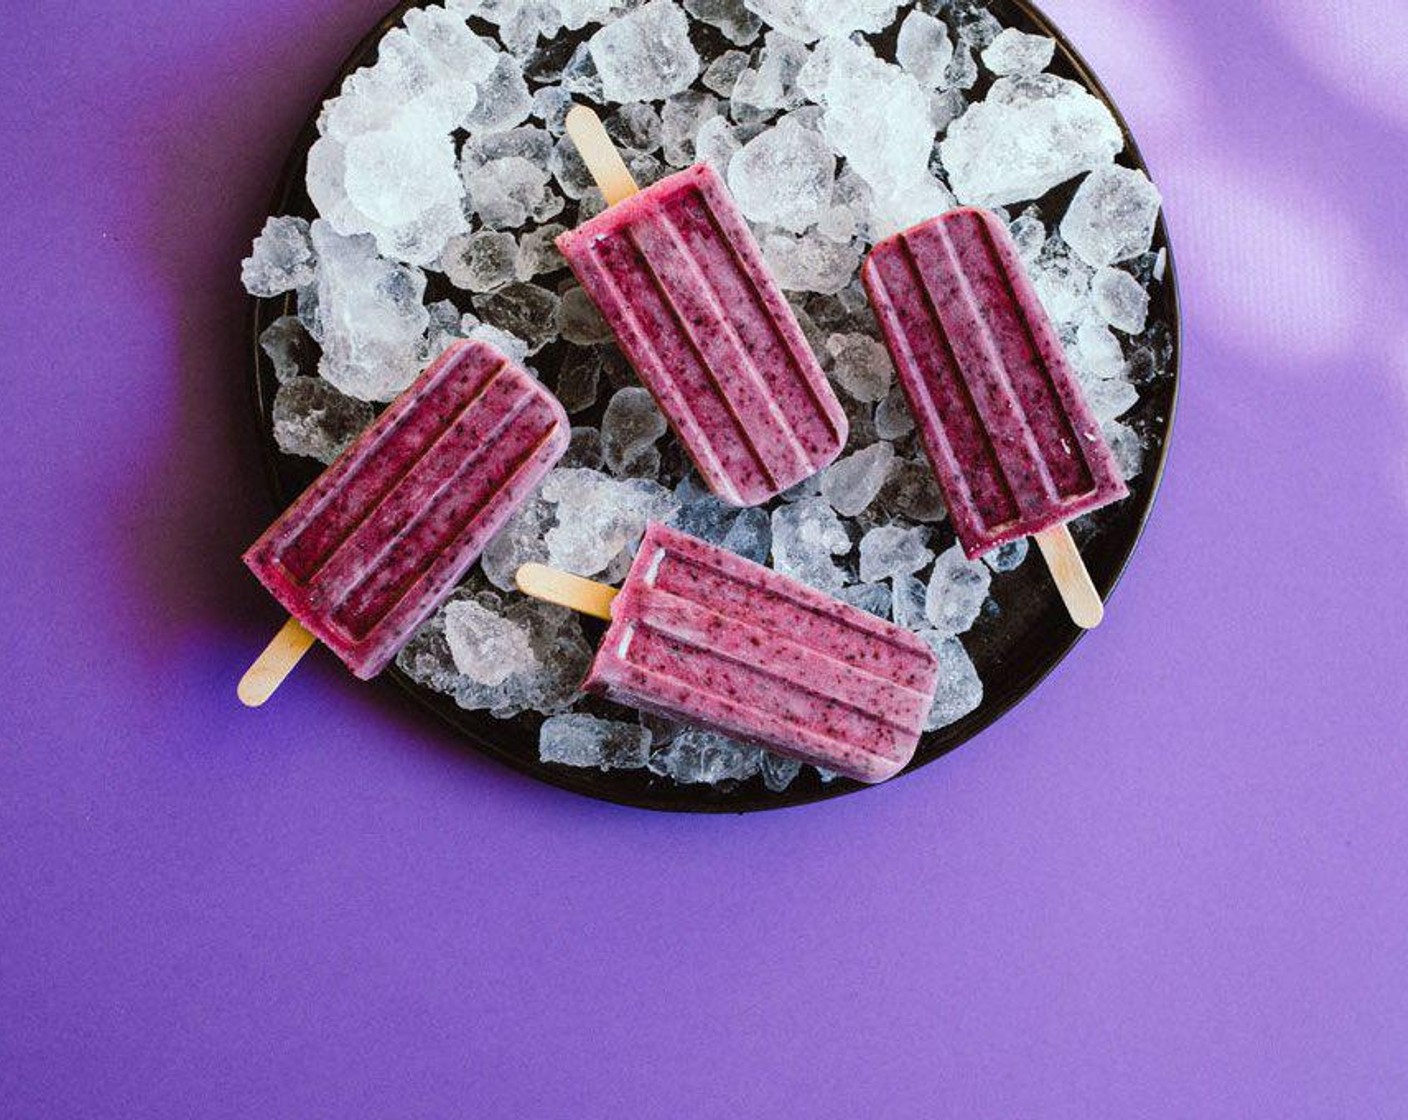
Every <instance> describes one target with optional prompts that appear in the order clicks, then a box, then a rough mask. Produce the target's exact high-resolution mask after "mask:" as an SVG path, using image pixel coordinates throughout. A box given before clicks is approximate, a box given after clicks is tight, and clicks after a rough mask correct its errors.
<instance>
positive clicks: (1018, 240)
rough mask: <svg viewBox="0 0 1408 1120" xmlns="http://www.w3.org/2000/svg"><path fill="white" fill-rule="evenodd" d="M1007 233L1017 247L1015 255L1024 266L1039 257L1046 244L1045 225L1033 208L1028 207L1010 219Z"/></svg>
mask: <svg viewBox="0 0 1408 1120" xmlns="http://www.w3.org/2000/svg"><path fill="white" fill-rule="evenodd" d="M1007 231H1008V232H1009V233H1010V234H1011V235H1012V240H1013V242H1014V243H1015V244H1016V246H1017V255H1018V256H1019V257H1021V258H1022V260H1023V262H1024V263H1026V264H1031V263H1032V262H1033V261H1035V260H1036V259H1037V257H1038V256H1040V255H1041V250H1042V247H1043V246H1044V245H1045V244H1046V224H1045V223H1044V222H1043V221H1042V220H1041V214H1040V213H1039V212H1038V210H1037V208H1036V207H1035V206H1029V207H1028V208H1027V209H1026V210H1024V211H1022V213H1021V214H1019V215H1018V216H1017V217H1015V218H1013V219H1012V222H1011V223H1010V224H1009V225H1008V227H1007Z"/></svg>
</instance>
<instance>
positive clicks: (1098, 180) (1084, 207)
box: [1061, 164, 1162, 268]
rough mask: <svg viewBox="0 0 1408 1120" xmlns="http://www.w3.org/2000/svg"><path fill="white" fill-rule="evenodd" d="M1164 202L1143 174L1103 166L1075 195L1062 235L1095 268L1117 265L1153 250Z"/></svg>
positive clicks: (1123, 168) (1082, 184) (1062, 225)
mask: <svg viewBox="0 0 1408 1120" xmlns="http://www.w3.org/2000/svg"><path fill="white" fill-rule="evenodd" d="M1161 204H1162V200H1161V198H1160V195H1159V192H1158V189H1157V188H1156V187H1155V186H1154V184H1153V183H1151V182H1149V179H1148V177H1147V176H1146V175H1145V174H1144V172H1142V171H1134V170H1131V169H1130V168H1127V167H1118V166H1115V165H1113V164H1112V165H1110V166H1108V167H1102V168H1098V169H1097V170H1095V171H1092V172H1091V173H1090V174H1089V175H1087V176H1086V177H1085V180H1084V181H1083V182H1082V183H1081V185H1080V187H1079V188H1078V189H1077V190H1076V193H1075V197H1074V198H1072V199H1071V205H1070V207H1069V208H1068V209H1067V210H1066V216H1065V217H1064V218H1062V219H1061V236H1062V237H1063V238H1065V240H1066V244H1068V245H1070V247H1071V248H1072V249H1074V250H1075V251H1076V252H1077V253H1078V254H1080V257H1081V259H1082V260H1084V261H1085V262H1086V263H1087V264H1089V265H1091V266H1092V267H1094V268H1102V267H1104V266H1105V265H1111V264H1118V263H1119V262H1120V261H1127V260H1130V259H1132V258H1134V257H1137V256H1139V254H1140V253H1143V252H1146V251H1147V250H1148V248H1149V244H1150V242H1151V241H1152V240H1153V237H1154V223H1155V222H1157V221H1158V217H1159V207H1160V205H1161Z"/></svg>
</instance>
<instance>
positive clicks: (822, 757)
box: [518, 524, 939, 782]
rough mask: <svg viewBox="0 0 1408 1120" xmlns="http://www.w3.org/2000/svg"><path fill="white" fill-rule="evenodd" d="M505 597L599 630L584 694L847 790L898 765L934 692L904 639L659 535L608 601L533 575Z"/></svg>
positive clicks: (760, 570) (770, 575)
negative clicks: (545, 605) (823, 774)
mask: <svg viewBox="0 0 1408 1120" xmlns="http://www.w3.org/2000/svg"><path fill="white" fill-rule="evenodd" d="M518 586H519V588H520V589H521V590H522V591H524V592H525V593H527V594H529V595H533V596H535V597H537V598H540V599H546V600H547V601H549V602H554V603H558V604H560V605H563V606H567V607H571V608H573V609H574V610H578V611H582V612H583V613H586V614H590V615H594V616H596V617H598V618H603V619H606V620H608V621H609V622H610V626H609V627H608V628H607V631H606V636H605V637H604V638H603V639H602V642H601V646H600V648H599V649H598V650H597V654H596V657H595V659H594V660H593V661H592V665H591V669H590V670H589V672H588V673H587V679H586V681H585V683H584V684H583V685H582V687H583V689H584V690H586V691H587V692H591V693H596V694H599V695H602V696H605V697H607V698H609V699H611V700H615V701H618V702H619V703H622V704H628V705H630V706H631V707H635V708H639V709H641V710H642V711H647V712H653V713H655V714H656V715H660V716H664V717H665V718H667V719H673V720H680V721H683V722H686V723H691V724H694V725H695V726H697V727H703V728H706V729H709V730H712V731H718V732H720V733H722V734H724V735H729V736H732V737H733V738H736V739H741V740H744V741H746V742H751V743H757V744H759V745H760V746H764V747H767V748H769V749H770V750H774V751H777V752H779V753H781V754H785V755H789V756H790V757H793V758H798V759H801V760H802V761H804V762H811V763H815V764H816V765H818V766H824V767H827V768H828V769H831V770H835V771H837V772H838V773H841V774H845V775H847V776H848V777H852V778H855V779H856V780H857V781H862V782H881V781H884V780H885V779H886V778H890V777H893V776H894V775H895V774H897V773H898V772H899V771H900V770H902V769H903V768H904V767H905V765H907V764H908V762H909V760H910V759H911V758H912V757H913V755H914V750H915V747H916V746H917V744H918V742H919V735H920V732H921V731H922V730H923V727H924V722H925V720H926V718H927V717H928V715H929V711H930V708H931V707H932V705H933V701H934V694H935V691H936V689H937V687H938V676H939V667H938V659H937V658H936V657H935V655H934V653H933V651H932V650H931V649H930V648H929V646H928V645H926V644H925V643H924V642H923V641H922V640H921V639H919V638H918V637H916V636H915V635H913V634H911V633H910V632H909V631H907V630H902V629H900V628H899V627H898V626H895V625H893V624H892V623H889V622H885V621H883V620H882V619H879V618H876V617H874V616H873V615H870V614H866V613H865V612H864V611H861V610H858V609H856V608H855V607H852V606H850V605H849V604H846V603H842V602H840V601H838V600H836V599H833V598H831V597H830V596H829V595H825V594H823V593H822V592H820V591H817V590H814V589H813V588H810V587H807V586H805V585H804V584H801V583H798V582H797V581H796V580H794V579H791V578H789V577H787V576H784V575H782V574H781V573H779V572H775V571H772V570H771V569H769V568H765V567H763V566H762V565H760V564H754V563H752V562H751V561H749V560H745V559H743V558H742V557H740V556H735V555H734V554H733V553H731V552H727V551H725V550H724V549H721V548H718V547H716V546H714V545H711V544H709V543H707V542H705V541H702V540H699V539H698V538H697V537H692V536H690V535H688V534H687V533H682V532H680V531H679V530H677V529H671V528H668V527H666V526H664V525H660V524H652V525H650V526H649V527H648V528H647V529H646V532H645V537H644V539H643V540H642V541H641V545H640V550H639V551H638V552H637V553H636V558H635V560H634V562H633V563H632V565H631V570H630V572H629V573H628V574H627V576H626V582H625V584H624V585H623V586H622V588H621V590H620V591H619V592H617V591H616V590H615V589H613V588H610V587H606V586H604V585H602V584H599V583H595V582H593V581H592V580H586V579H581V578H580V577H578V576H572V575H567V574H566V573H563V572H558V571H555V570H554V569H552V568H546V567H544V566H543V565H541V564H525V565H524V566H523V567H521V568H520V569H519V570H518Z"/></svg>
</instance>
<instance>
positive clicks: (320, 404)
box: [273, 377, 376, 463]
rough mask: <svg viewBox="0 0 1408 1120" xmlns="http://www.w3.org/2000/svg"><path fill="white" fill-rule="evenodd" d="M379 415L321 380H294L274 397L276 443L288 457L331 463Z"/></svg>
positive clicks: (282, 387) (369, 406)
mask: <svg viewBox="0 0 1408 1120" xmlns="http://www.w3.org/2000/svg"><path fill="white" fill-rule="evenodd" d="M375 416H376V412H375V410H374V409H373V408H372V406H371V405H369V404H366V403H364V402H363V401H358V400H353V399H352V398H351V397H346V396H343V395H342V394H341V393H339V392H338V391H337V390H336V389H334V388H333V387H332V386H331V385H329V384H328V383H327V382H326V381H324V380H323V379H322V378H320V377H294V378H291V379H289V380H288V381H285V382H284V383H283V384H282V385H280V386H279V391H278V392H277V393H276V394H274V407H273V424H274V442H275V443H277V444H278V445H279V450H280V451H283V452H284V453H285V454H288V455H304V456H307V457H308V458H310V459H317V460H318V461H319V462H321V463H331V462H332V461H333V460H334V459H336V458H337V457H338V456H339V455H341V454H342V452H343V451H345V450H346V449H347V445H348V444H349V443H351V442H352V441H353V440H354V439H355V438H356V437H357V434H358V433H359V432H361V430H362V429H363V428H365V427H366V426H367V425H368V424H370V423H371V422H372V420H373V419H374V418H375Z"/></svg>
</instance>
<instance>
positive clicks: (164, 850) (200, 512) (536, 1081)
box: [0, 0, 1408, 1120]
mask: <svg viewBox="0 0 1408 1120" xmlns="http://www.w3.org/2000/svg"><path fill="white" fill-rule="evenodd" d="M386 4H387V0H328V2H325V3H306V2H305V3H293V4H290V3H288V2H287V0H278V2H276V0H243V2H242V3H228V2H226V3H218V4H217V3H209V2H207V3H200V2H195V3H193V2H191V0H181V2H176V0H145V2H143V3H135V2H133V3H123V2H116V0H109V2H107V3H98V2H95V0H75V2H72V3H65V4H54V3H47V4H35V5H31V6H30V7H29V9H28V10H27V11H26V12H25V13H24V14H23V15H22V16H19V15H16V16H15V17H14V18H12V19H11V20H9V21H8V27H7V29H6V35H5V37H4V39H3V41H0V139H2V140H3V147H0V152H3V153H4V158H3V164H0V197H2V198H3V212H4V214H5V218H4V221H3V223H0V239H3V254H4V255H3V259H4V261H5V298H4V300H3V306H0V338H3V353H2V354H0V363H3V365H2V366H0V386H3V388H0V392H3V395H4V398H3V399H4V411H3V415H4V417H5V418H6V427H7V437H6V438H5V439H4V441H3V442H0V465H3V477H4V478H5V479H6V480H7V486H6V488H5V492H6V494H7V496H8V502H7V509H8V510H9V514H8V516H9V519H10V520H9V525H8V527H7V528H6V529H5V530H4V531H3V533H0V572H2V573H3V575H0V588H3V594H4V602H5V607H6V612H5V614H6V618H7V620H8V631H9V641H8V643H7V646H8V650H9V654H10V656H9V659H8V664H7V666H6V671H5V673H4V676H3V683H0V1115H3V1116H4V1117H5V1118H6V1120H8V1118H10V1117H16V1118H19V1117H23V1118H31V1117H35V1118H37V1117H43V1118H45V1120H66V1118H69V1117H73V1118H80V1117H81V1118H85V1120H90V1118H93V1117H107V1116H114V1117H116V1116H121V1117H173V1118H175V1117H180V1118H207V1117H231V1118H235V1117H240V1118H244V1117H251V1116H258V1117H262V1118H266V1120H267V1118H281V1117H321V1116H328V1117H352V1116H357V1117H383V1116H385V1117H412V1116H414V1117H440V1116H444V1117H450V1116H496V1117H497V1116H503V1117H510V1116H515V1117H516V1116H533V1117H537V1116H573V1117H598V1116H600V1117H608V1116H610V1117H626V1116H675V1115H678V1116H685V1115H688V1116H730V1117H732V1116H806V1117H854V1116H857V1115H863V1114H869V1115H874V1116H883V1117H887V1118H889V1117H894V1118H908V1117H916V1118H919V1117H923V1118H926V1120H931V1118H935V1117H950V1116H951V1117H962V1118H965V1120H972V1118H983V1117H995V1118H996V1117H1001V1118H1012V1117H1036V1116H1040V1117H1042V1118H1043V1120H1052V1118H1062V1117H1080V1118H1082V1120H1090V1118H1102V1117H1112V1118H1114V1117H1118V1118H1128V1117H1135V1116H1137V1117H1180V1118H1181V1117H1199V1118H1214V1117H1238V1118H1247V1117H1274V1118H1276V1120H1293V1118H1298V1117H1335V1118H1342V1117H1356V1118H1359V1117H1375V1118H1378V1117H1403V1116H1408V944H1405V942H1408V858H1405V853H1406V852H1408V797H1405V795H1406V794H1408V753H1405V749H1404V748H1405V746H1408V703H1406V702H1405V684H1404V663H1405V660H1408V636H1405V629H1408V627H1405V623H1406V622H1408V618H1405V613H1406V612H1405V610H1404V602H1405V597H1404V585H1403V580H1402V575H1401V573H1402V571H1403V563H1404V561H1403V557H1404V554H1405V548H1406V547H1408V531H1406V530H1405V523H1406V522H1405V514H1408V441H1405V435H1406V434H1408V314H1405V312H1408V283H1405V278H1404V270H1403V267H1402V266H1403V260H1404V253H1405V249H1408V238H1405V233H1408V223H1406V222H1405V220H1404V218H1403V201H1402V198H1401V194H1402V184H1403V182H1404V181H1405V179H1408V155H1405V151H1408V14H1405V13H1406V12H1408V10H1405V9H1404V8H1403V6H1402V5H1400V4H1389V3H1380V4H1353V5H1330V4H1325V3H1324V2H1323V0H1277V3H1275V4H1227V3H1225V0H1142V2H1132V0H1049V4H1048V8H1049V10H1050V12H1051V14H1052V15H1053V17H1055V18H1056V20H1057V21H1058V22H1059V23H1060V24H1062V25H1063V26H1064V27H1065V29H1066V30H1067V31H1068V32H1069V33H1070V35H1071V36H1072V38H1073V39H1074V41H1075V42H1076V43H1077V44H1078V45H1079V46H1080V48H1081V49H1082V50H1083V51H1084V52H1085V53H1086V54H1087V56H1088V58H1089V59H1090V61H1091V62H1092V64H1093V65H1094V66H1095V68H1096V70H1097V72H1098V73H1100V74H1101V75H1102V77H1103V78H1104V79H1105V81H1106V82H1107V83H1108V84H1109V86H1110V88H1111V89H1112V91H1113V93H1114V94H1115V96H1116V98H1117V99H1118V100H1119V102H1120V103H1121V105H1122V106H1123V108H1124V109H1125V111H1126V112H1127V114H1128V116H1129V118H1130V121H1131V124H1132V126H1133V127H1134V129H1135V131H1136V133H1137V135H1138V136H1139V137H1140V139H1141V141H1142V143H1143V145H1144V148H1145V152H1146V154H1147V156H1148V158H1149V161H1150V164H1151V166H1152V167H1153V169H1154V172H1155V175H1156V177H1157V178H1158V179H1159V181H1160V183H1161V185H1162V186H1163V188H1164V190H1165V192H1166V194H1167V199H1168V212H1169V216H1170V223H1171V228H1172V233H1173V236H1174V239H1175V244H1176V247H1177V249H1178V252H1179V260H1180V263H1181V265H1182V269H1183V284H1184V292H1183V294H1184V297H1185V306H1186V309H1187V338H1186V343H1187V350H1186V361H1185V366H1184V373H1185V383H1184V396H1183V410H1182V413H1181V415H1180V417H1179V422H1178V426H1177V431H1176V438H1175V441H1174V451H1173V458H1172V461H1171V465H1170V469H1169V472H1168V476H1167V479H1166V482H1165V486H1164V491H1163V495H1162V497H1161V499H1160V502H1159V505H1158V508H1157V509H1156V511H1155V516H1154V518H1153V521H1152V523H1151V525H1150V528H1149V531H1148V534H1147V536H1146V537H1145V539H1144V542H1143V545H1142V547H1141V548H1140V550H1139V552H1138V553H1137V554H1136V556H1135V559H1134V562H1133V564H1132V566H1131V568H1130V571H1129V574H1128V575H1127V577H1126V579H1125V581H1124V582H1123V584H1122V585H1121V586H1120V588H1119V590H1118V592H1117V593H1116V595H1115V597H1114V600H1113V602H1112V609H1111V612H1110V618H1109V621H1108V623H1107V625H1106V626H1105V628H1104V629H1103V630H1102V631H1101V632H1100V633H1099V634H1098V635H1097V636H1095V637H1094V638H1092V639H1091V640H1089V641H1087V642H1084V643H1083V644H1082V645H1081V646H1080V648H1079V649H1078V650H1077V651H1076V652H1075V653H1074V654H1073V655H1072V656H1071V657H1070V658H1069V659H1068V660H1067V661H1066V662H1065V663H1064V664H1063V665H1062V666H1061V667H1060V669H1059V670H1058V671H1057V672H1056V673H1055V674H1054V676H1053V677H1052V678H1051V679H1050V680H1049V681H1047V682H1046V683H1045V684H1044V685H1043V686H1042V687H1041V688H1040V690H1039V691H1038V692H1037V693H1036V694H1035V695H1034V696H1033V697H1032V698H1031V699H1029V700H1028V701H1027V702H1026V703H1025V704H1023V705H1022V706H1021V707H1020V708H1019V709H1018V710H1017V711H1016V712H1014V713H1012V714H1011V715H1010V716H1009V717H1007V718H1006V719H1004V720H1002V721H1001V722H1000V723H999V724H998V725H997V726H996V727H994V728H992V729H991V730H990V731H988V732H987V733H986V734H984V735H982V736H981V737H980V738H979V739H977V740H976V741H974V742H973V743H971V744H970V745H969V746H967V747H966V748H964V749H963V750H962V751H960V752H958V753H957V754H955V755H953V756H951V757H950V758H948V759H946V760H945V761H943V762H941V763H939V764H936V765H934V766H932V767H930V768H928V769H927V770H925V771H923V772H921V773H919V774H918V775H916V776H912V777H909V778H906V779H904V780H903V781H901V782H899V783H897V784H895V785H893V786H891V787H888V788H885V789H883V790H880V791H876V792H873V793H869V794H866V795H864V796H860V797H852V798H846V799H843V800H841V801H838V802H834V803H830V804H825V805H820V806H814V807H811V808H807V809H802V810H794V811H789V812H784V813H773V814H765V815H762V816H755V817H751V818H722V819H708V818H688V817H671V816H658V815H651V814H648V813H643V812H638V811H633V810H628V809H621V808H616V807H612V806H608V805H603V804H597V803H594V802H591V801H588V800H585V799H582V798H578V797H574V796H572V795H569V794H565V793H562V792H560V791H557V790H555V789H552V788H549V787H547V786H543V785H539V784H536V783H534V782H532V781H530V780H528V779H526V778H522V777H520V776H518V775H516V774H514V773H511V772H510V771H508V770H506V769H504V768H503V767H501V766H498V765H496V764H494V763H492V762H490V761H487V760H485V759H483V758H481V757H479V756H477V755H474V754H472V753H467V752H465V751H464V750H462V749H461V748H460V746H459V745H458V744H457V742H456V740H455V738H454V737H453V736H452V735H451V734H450V733H449V732H447V731H446V730H444V729H443V728H441V727H440V726H439V725H437V724H436V723H434V722H433V721H432V720H430V719H429V718H428V717H426V716H424V715H422V714H420V713H419V712H418V711H416V710H413V709H412V708H411V707H410V706H409V704H408V703H407V702H406V701H404V700H403V699H402V698H400V697H399V696H398V695H396V694H395V693H394V692H393V691H392V690H390V689H388V688H385V687H374V686H360V685H358V684H356V683H355V682H353V681H352V680H351V679H350V678H349V677H348V676H347V674H346V673H344V672H342V671H340V669H339V668H338V666H337V665H336V664H335V663H334V662H333V659H332V658H331V657H330V656H328V655H326V654H320V655H315V656H313V657H311V658H310V661H309V663H308V664H307V665H306V666H305V667H304V669H303V670H301V671H300V672H299V673H298V674H297V677H296V679H295V680H294V681H293V682H291V683H290V685H289V686H288V687H287V688H286V689H285V690H284V691H283V692H282V693H281V694H280V696H279V697H278V700H277V702H276V703H274V704H273V705H271V706H270V707H269V708H267V709H265V710H263V711H262V712H259V713H257V714H253V713H250V712H246V711H243V710H241V709H240V707H239V706H238V705H237V704H236V702H235V698H234V682H235V679H236V676H237V675H238V673H239V672H240V671H241V670H242V669H243V668H244V666H245V664H246V663H247V662H248V661H249V659H250V656H251V654H252V653H253V652H254V651H256V650H257V649H258V648H259V646H260V645H261V643H262V642H263V641H264V640H265V639H266V637H267V636H268V635H269V633H270V632H271V631H272V629H273V627H274V626H275V625H276V623H277V621H278V612H277V611H276V610H275V608H274V605H273V604H272V603H271V602H270V601H269V600H268V599H267V598H266V597H265V596H264V595H263V594H261V592H260V590H259V589H258V587H257V586H256V585H255V584H254V582H253V580H252V579H251V578H250V577H249V576H248V575H247V574H245V573H244V572H243V571H242V569H241V567H240V565H239V563H238V559H237V557H238V554H239V552H240V549H241V548H242V546H244V545H245V544H246V543H247V542H248V541H249V540H250V539H252V538H253V536H254V535H255V534H256V533H257V531H258V530H259V529H260V528H261V527H262V526H263V525H264V523H265V522H266V520H267V519H268V518H269V516H270V514H271V512H272V511H271V507H270V503H269V500H268V497H267V495H266V492H265V489H264V485H263V480H262V476H261V474H260V470H259V463H258V459H257V455H256V444H255V435H254V431H253V428H252V424H251V422H250V417H249V409H248V405H247V401H246V397H245V383H244V376H245V365H244V363H245V341H244V335H243V317H244V313H245V305H244V299H243V296H242V294H241V291H240V289H239V286H238V280H237V276H238V261H239V259H240V257H241V256H242V255H243V253H244V252H245V250H246V248H247V246H248V243H249V239H250V237H251V236H252V234H253V233H254V231H255V230H256V228H257V224H258V221H259V219H260V217H261V215H262V214H263V209H264V206H265V204H266V200H267V198H268V195H269V192H270V190H271V188H272V185H273V183H274V181H275V178H276V175H277V172H278V169H279V165H280V163H281V161H282V158H283V156H284V153H285V152H286V150H287V148H288V146H289V144H290V142H291V140H292V138H293V136H294V134H295V132H296V131H297V128H298V127H299V125H300V124H301V123H302V121H303V120H304V118H305V116H306V114H307V113H308V111H309V109H310V107H311V106H312V105H313V104H314V103H315V100H316V98H317V96H318V94H319V93H320V91H321V89H322V87H323V85H324V84H325V82H326V81H327V80H328V78H329V77H330V75H332V74H333V73H334V71H335V69H336V67H337V65H338V63H339V62H340V61H341V59H342V58H343V56H344V55H345V54H346V53H347V51H348V50H349V49H350V48H351V46H352V45H353V44H354V43H355V42H356V41H357V40H358V39H359V38H360V37H361V35H362V34H363V33H364V32H365V31H366V30H367V28H368V27H370V26H371V25H372V24H373V23H374V22H375V21H376V19H377V18H378V17H379V16H380V15H381V14H382V10H383V8H384V7H385V6H386ZM1327 13H1328V14H1327ZM1395 13H1397V14H1395Z"/></svg>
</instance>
